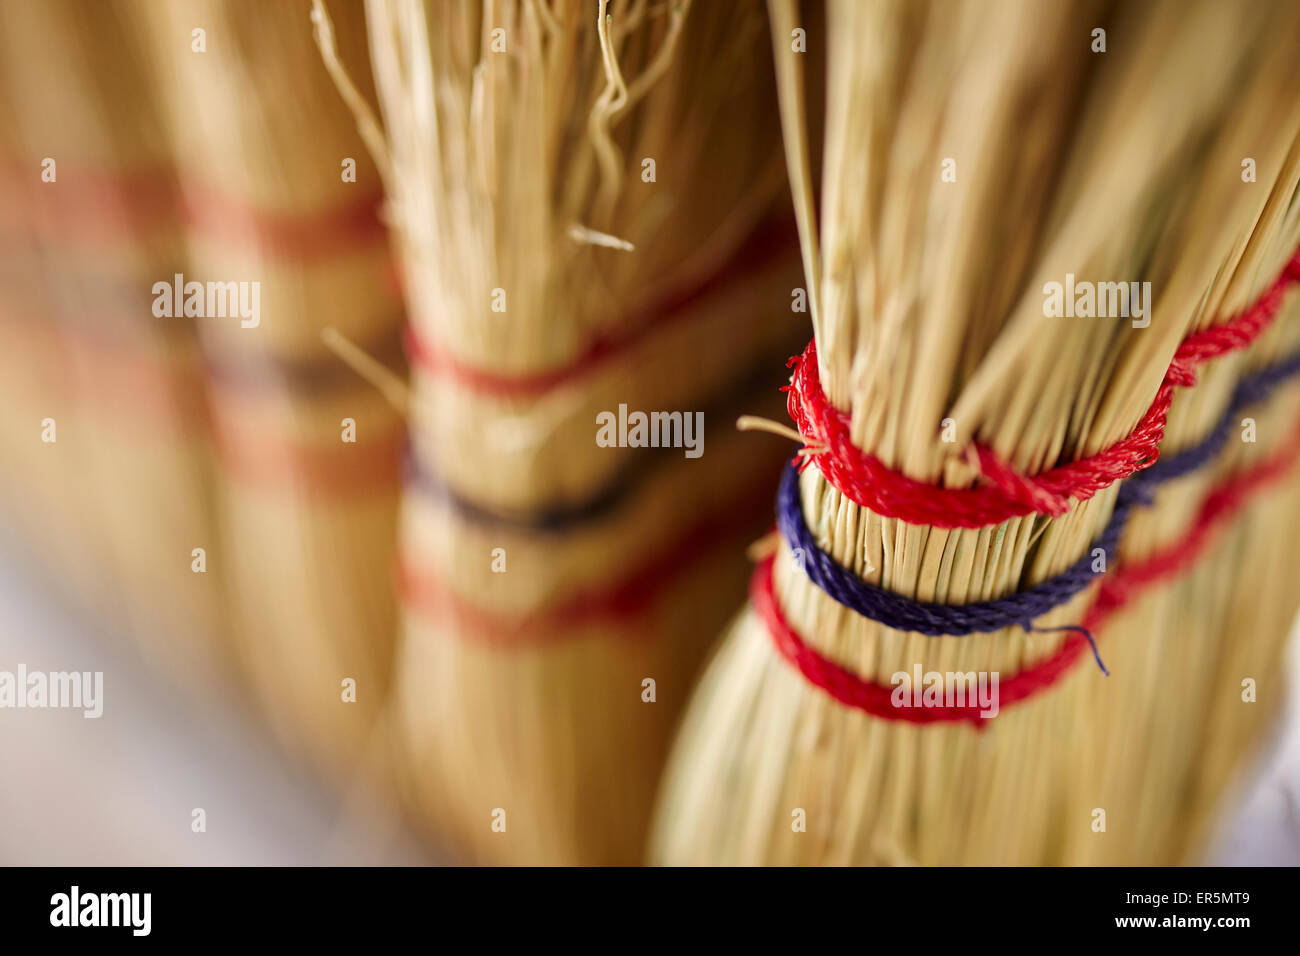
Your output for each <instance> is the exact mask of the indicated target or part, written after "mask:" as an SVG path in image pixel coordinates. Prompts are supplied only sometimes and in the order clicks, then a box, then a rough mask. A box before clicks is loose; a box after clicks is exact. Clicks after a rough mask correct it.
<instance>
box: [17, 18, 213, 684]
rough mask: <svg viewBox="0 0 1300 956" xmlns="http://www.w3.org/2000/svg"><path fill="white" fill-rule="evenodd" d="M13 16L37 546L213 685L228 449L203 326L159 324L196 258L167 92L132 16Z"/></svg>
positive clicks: (143, 636)
mask: <svg viewBox="0 0 1300 956" xmlns="http://www.w3.org/2000/svg"><path fill="white" fill-rule="evenodd" d="M3 15H4V18H5V19H4V28H3V31H0V32H3V35H4V40H5V51H4V57H3V59H4V63H5V66H6V74H7V76H6V81H7V86H8V89H9V94H8V97H7V99H8V100H9V104H10V105H9V109H10V112H11V116H12V123H11V124H9V123H7V124H6V127H7V128H9V129H13V130H14V131H15V132H16V136H15V140H16V142H15V143H14V144H12V145H11V146H10V147H9V148H10V149H11V150H13V152H8V151H7V155H6V156H5V157H4V161H5V162H6V164H12V165H13V166H14V171H15V176H16V177H18V178H19V180H20V182H21V183H22V188H21V189H20V190H19V191H18V194H17V195H16V197H15V199H16V201H15V202H14V203H13V204H12V206H10V208H11V209H12V211H13V212H14V213H15V214H16V215H17V217H18V218H19V219H20V221H21V223H20V227H19V228H21V229H22V230H24V231H25V232H26V234H27V236H28V237H29V242H28V248H29V249H31V250H33V251H34V252H35V255H34V256H33V257H32V258H31V259H29V260H28V262H29V266H28V268H27V270H26V271H25V272H24V273H23V274H20V275H19V276H16V277H15V278H16V280H17V282H18V283H20V284H21V285H22V286H25V287H26V293H25V294H24V293H23V292H19V291H18V290H13V289H11V290H10V291H13V292H15V293H16V294H14V295H12V297H10V296H7V297H6V298H7V300H8V301H10V302H11V303H22V302H24V301H26V302H28V303H31V305H30V306H28V308H29V309H30V311H29V314H28V315H27V316H25V317H22V316H20V318H25V319H26V321H25V322H23V325H22V326H21V327H18V328H15V329H14V332H15V334H16V337H17V340H18V341H19V342H21V343H23V345H24V347H23V348H16V349H15V350H14V352H13V354H14V356H15V357H17V356H19V355H23V356H24V359H23V362H22V363H20V364H22V365H23V366H26V367H24V368H21V369H19V370H17V372H16V374H15V375H14V376H13V377H12V378H10V377H7V380H8V381H11V382H13V383H14V384H15V385H19V383H22V382H23V381H24V379H27V383H26V386H25V388H24V391H25V392H26V395H27V398H26V399H25V400H24V401H23V403H22V405H21V406H20V408H21V409H22V410H23V411H20V412H18V413H17V414H16V415H15V416H14V418H13V419H12V421H13V423H14V424H15V425H16V426H17V427H18V428H19V431H20V434H17V435H14V436H13V438H14V440H13V442H12V444H11V446H10V447H13V448H15V449H22V450H24V451H22V452H20V458H21V460H28V456H29V455H30V456H31V458H30V461H31V467H32V468H33V472H32V476H31V478H30V479H29V486H30V487H31V489H32V491H33V493H34V494H35V496H36V498H37V501H38V502H39V503H38V505H37V507H36V508H35V509H33V515H34V517H35V520H34V521H33V522H32V523H31V525H30V527H29V530H28V537H29V538H30V539H32V540H33V541H34V542H35V546H36V548H37V549H38V550H40V549H42V548H45V547H52V548H53V549H54V553H53V556H51V557H50V558H49V559H47V560H48V563H49V565H50V567H52V568H54V569H56V570H57V573H58V574H59V576H60V578H61V579H63V580H65V581H67V580H68V579H69V578H71V579H72V580H73V581H74V582H76V583H74V584H73V589H74V590H76V591H78V592H80V593H81V595H82V597H83V602H84V603H85V604H87V605H88V606H89V609H90V610H92V611H93V612H95V613H97V614H100V615H108V616H109V618H110V619H111V620H112V621H113V622H114V623H115V624H116V625H117V626H118V627H119V628H122V629H125V630H126V631H128V632H129V633H131V634H132V635H134V636H135V637H136V638H137V639H139V640H140V641H141V642H142V646H143V647H144V648H145V649H146V651H147V653H148V655H149V657H150V658H151V659H153V660H156V661H158V662H160V663H162V664H163V666H165V667H168V668H182V669H185V670H186V671H188V676H190V677H192V676H194V675H195V674H198V673H207V672H209V671H210V670H211V669H212V667H213V666H214V665H217V664H220V663H222V660H223V658H222V653H221V652H222V647H221V630H222V629H221V624H220V615H219V611H220V603H219V594H220V585H219V582H218V580H217V579H218V569H219V565H218V564H217V563H216V562H214V564H213V566H210V567H208V568H207V573H205V574H200V573H196V572H195V571H194V562H195V557H194V549H195V548H199V547H204V546H209V547H210V544H211V542H212V540H213V514H212V500H211V464H210V453H209V449H208V445H207V441H206V435H205V431H206V429H205V427H204V423H205V404H204V393H203V390H202V387H201V385H199V384H198V383H197V382H196V363H195V359H196V350H195V345H194V336H193V329H192V327H191V326H190V325H189V323H187V322H185V320H184V319H179V320H175V321H173V322H162V321H159V320H158V319H156V318H155V317H154V316H153V315H152V314H151V311H150V297H149V294H148V291H149V288H150V285H151V283H152V282H153V280H154V279H155V278H157V277H159V276H161V275H164V274H167V275H169V274H170V273H171V272H172V271H174V269H175V267H176V263H177V262H178V257H179V247H180V242H179V238H180V237H179V233H178V231H177V229H176V228H175V217H174V205H175V192H174V188H173V187H174V180H173V179H172V178H171V177H170V175H169V170H168V167H167V164H166V162H165V160H166V150H165V145H164V141H163V138H162V135H161V128H160V126H159V122H158V115H157V110H156V108H155V107H156V103H155V102H154V98H153V96H152V88H151V86H150V85H149V83H148V79H147V77H146V75H145V74H144V72H143V71H142V70H141V69H140V68H139V66H138V58H137V57H135V56H131V55H128V56H127V57H126V58H125V60H124V61H123V60H121V59H120V56H121V51H124V50H125V51H127V52H128V53H129V52H130V49H131V46H130V41H129V37H128V36H127V33H126V31H125V29H124V26H123V23H122V19H121V18H122V10H121V7H120V5H118V4H96V5H87V4H82V3H75V2H70V0H56V2H52V3H48V4H12V5H7V6H6V8H5V10H4V14H3ZM42 286H43V288H42ZM38 303H39V304H38ZM29 348H30V349H31V352H28V349H29ZM33 353H34V355H35V356H36V357H37V361H36V362H35V363H31V364H29V363H30V361H31V360H30V358H29V356H30V355H32V354H33ZM40 356H49V357H50V361H51V362H52V363H57V365H55V367H54V368H51V367H50V365H44V367H42V366H43V363H42V362H41V361H40V360H39V357H40ZM56 369H57V371H56ZM33 373H35V374H34V375H33ZM19 387H20V388H22V387H23V386H21V385H19ZM47 417H48V418H50V419H52V420H53V421H52V425H51V426H50V428H51V429H52V431H51V434H50V437H51V438H52V439H53V440H52V441H50V442H49V443H48V444H47V443H45V442H44V441H43V437H44V428H43V427H42V425H41V423H42V421H43V420H44V419H45V418H47Z"/></svg>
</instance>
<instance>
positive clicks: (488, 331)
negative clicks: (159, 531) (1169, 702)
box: [318, 0, 800, 864]
mask: <svg viewBox="0 0 1300 956" xmlns="http://www.w3.org/2000/svg"><path fill="white" fill-rule="evenodd" d="M367 11H368V14H369V28H370V35H371V50H372V60H373V67H374V74H375V80H376V84H377V88H378V93H379V99H380V103H381V107H382V116H383V127H384V133H383V135H382V136H381V135H380V134H379V132H378V129H379V127H378V123H377V122H376V121H374V120H373V118H371V117H369V116H367V115H366V114H365V112H364V111H362V115H361V121H362V128H363V129H367V130H371V131H372V132H373V135H372V142H373V144H374V147H375V150H376V155H377V158H378V160H379V167H380V170H381V173H383V175H384V178H385V180H386V184H387V188H388V192H389V201H390V205H391V208H392V211H393V222H394V225H395V230H396V233H397V235H398V236H399V237H400V245H401V258H402V262H403V272H404V275H405V277H406V278H405V286H406V289H407V293H408V301H409V305H410V309H411V322H412V327H411V332H410V340H411V341H410V352H411V355H412V378H413V390H412V395H411V400H410V414H411V443H412V454H411V477H410V480H409V482H408V492H407V498H406V502H405V505H404V521H403V529H402V539H401V562H402V587H403V597H404V600H405V605H406V607H405V614H404V628H403V632H402V641H401V647H400V650H399V655H398V664H397V674H398V682H399V683H398V686H397V688H396V696H395V704H396V708H397V710H396V714H397V719H398V720H399V721H400V722H401V725H402V726H403V728H404V731H405V734H406V737H407V742H406V743H407V748H408V750H409V754H410V766H409V775H408V777H409V779H408V783H409V787H410V793H411V798H412V799H413V800H414V801H415V802H416V805H417V807H418V809H419V812H420V814H421V817H422V819H423V820H425V821H426V822H427V823H428V825H429V826H430V828H431V829H432V830H433V831H434V832H435V833H436V834H437V835H438V838H439V839H440V840H442V841H443V842H444V844H445V845H447V846H448V847H449V848H451V849H453V850H454V851H455V852H457V853H459V855H460V856H461V858H468V859H477V860H493V861H505V862H526V863H551V864H556V863H602V862H619V863H629V862H635V861H637V860H639V859H640V858H641V855H642V852H643V846H644V833H645V826H646V822H647V819H648V815H649V804H650V800H651V798H652V796H653V790H654V784H655V780H656V777H657V774H658V772H659V768H660V765H661V761H662V759H663V755H664V753H665V751H666V746H667V740H668V735H669V732H670V730H671V728H672V727H673V724H674V721H675V716H676V713H677V712H678V709H679V708H680V706H681V705H682V704H683V703H684V701H685V694H686V690H687V688H688V686H689V681H690V678H691V676H692V674H693V670H694V668H695V666H696V664H697V662H698V660H699V658H700V655H701V654H702V652H703V650H704V648H705V641H706V638H707V636H708V634H709V629H710V628H713V627H716V626H719V625H720V624H721V623H722V621H723V620H724V616H725V614H726V613H727V611H728V603H727V602H728V601H729V600H731V599H733V598H734V596H735V595H738V594H740V593H743V577H744V570H743V566H742V562H741V561H740V560H739V554H738V553H737V552H738V549H739V546H740V544H741V543H743V541H744V540H745V539H746V536H747V535H748V534H750V533H752V532H753V529H754V528H755V522H756V521H757V522H761V521H762V519H763V513H764V511H765V509H764V508H762V507H761V506H759V505H757V504H756V503H754V502H751V501H750V499H751V498H763V497H767V496H768V495H770V491H771V477H770V476H772V475H774V472H775V465H776V463H777V462H776V456H774V455H772V454H771V451H772V449H771V448H763V447H759V445H756V444H755V443H745V442H741V441H739V440H738V439H737V437H736V436H734V435H733V434H731V428H730V422H731V421H732V420H734V417H735V413H736V412H737V411H740V410H742V409H743V408H744V407H745V403H746V402H751V403H752V402H754V401H757V399H754V398H745V397H744V396H745V395H753V394H755V388H756V387H763V388H765V389H766V390H768V394H771V391H770V390H771V383H773V382H774V381H775V380H776V379H779V372H778V373H777V375H776V376H773V375H772V373H771V372H770V371H769V372H767V373H766V375H764V376H763V377H760V378H759V379H758V380H757V382H755V381H754V377H753V376H754V369H755V367H758V368H760V369H769V370H770V369H772V368H773V367H774V366H775V367H776V368H777V369H779V361H780V358H782V357H784V356H785V355H788V354H789V349H790V347H791V344H792V343H791V337H790V332H791V330H792V327H793V326H795V325H797V323H792V322H791V320H790V316H789V314H788V312H789V309H790V308H791V302H792V301H793V300H792V291H793V290H795V289H796V287H798V286H799V285H800V280H799V274H798V259H797V249H796V247H795V245H794V243H793V241H790V242H785V241H783V236H784V235H785V234H787V233H786V232H783V229H786V230H787V231H788V234H790V235H791V236H792V235H793V232H792V230H790V229H788V227H786V226H784V223H783V221H782V220H774V219H773V214H774V211H775V210H778V209H779V208H780V206H781V205H783V203H782V201H781V194H782V192H783V180H782V172H781V161H780V138H779V130H778V129H777V126H776V116H775V115H774V112H773V111H772V110H771V109H769V108H767V104H768V103H770V102H774V94H773V92H772V87H771V77H770V74H769V73H767V72H766V71H765V70H763V69H755V68H754V65H755V63H762V62H763V60H764V59H765V56H763V55H762V54H763V51H765V49H766V26H765V20H764V17H763V16H762V8H761V7H760V6H758V5H743V6H741V7H739V8H733V7H730V6H727V7H724V6H722V5H711V4H692V3H690V2H681V3H673V4H651V3H646V2H634V3H631V4H628V5H620V6H618V7H614V6H612V5H610V4H608V3H606V2H605V0H601V2H599V3H589V2H586V0H581V2H580V0H571V2H570V0H565V2H560V3H551V4H545V3H535V2H508V3H496V4H492V3H488V4H484V3H477V2H457V3H448V4H443V3H425V4H421V3H418V2H386V0H376V2H372V3H369V4H368V6H367ZM318 25H319V27H320V29H321V42H322V47H323V49H324V52H325V56H326V59H327V62H332V61H333V57H332V55H331V39H332V35H333V34H334V33H337V34H338V35H339V36H342V31H341V30H337V31H332V30H331V27H330V21H329V19H328V16H327V15H326V11H325V10H324V9H322V10H321V12H320V13H319V14H318ZM336 73H338V74H339V78H340V81H341V85H342V89H343V90H344V92H345V93H346V94H348V95H349V98H350V99H351V100H352V101H353V102H354V103H355V102H357V100H358V99H359V98H358V97H356V96H353V95H351V94H350V91H349V86H348V82H347V79H346V77H345V76H344V75H343V71H338V70H336ZM765 383H766V384H765ZM732 403H735V406H736V407H735V408H734V409H733V408H730V407H729V406H730V405H731V404H732ZM620 406H626V409H627V410H629V411H631V412H644V413H649V412H653V411H662V412H672V413H676V414H677V416H678V418H677V420H678V422H679V423H683V422H684V423H685V426H687V427H689V426H690V425H691V424H693V422H694V419H695V416H696V414H697V413H703V416H704V421H705V433H704V435H702V436H697V437H699V438H702V440H703V446H702V450H703V455H702V457H700V458H698V459H696V458H694V457H693V456H691V455H688V454H686V449H683V448H681V447H677V448H662V447H661V448H646V449H636V448H624V447H619V448H612V447H601V446H600V444H598V441H597V439H598V427H597V426H598V425H599V424H600V418H599V416H600V415H601V414H602V413H609V414H610V415H612V416H615V417H617V416H618V415H619V410H620ZM750 407H751V408H752V407H753V405H752V404H751V405H750ZM683 415H684V416H685V419H683V418H682V416H683ZM677 434H678V435H679V436H681V432H680V431H679V432H677ZM610 437H612V436H610ZM681 437H682V440H683V441H685V437H684V436H681ZM737 476H741V477H740V478H739V480H738V478H737ZM755 491H757V493H758V494H757V495H755V494H754V492H755ZM769 500H770V499H769ZM733 606H734V605H733Z"/></svg>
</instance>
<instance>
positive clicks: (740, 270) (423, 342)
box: [406, 221, 798, 398]
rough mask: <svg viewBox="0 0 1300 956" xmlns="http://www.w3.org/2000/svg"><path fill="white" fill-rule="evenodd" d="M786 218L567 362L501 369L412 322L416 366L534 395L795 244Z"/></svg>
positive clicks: (682, 314)
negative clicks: (470, 358)
mask: <svg viewBox="0 0 1300 956" xmlns="http://www.w3.org/2000/svg"><path fill="white" fill-rule="evenodd" d="M797 241H798V237H797V235H796V233H795V232H794V230H793V229H792V227H791V226H790V224H789V223H788V222H785V221H782V222H779V223H768V224H767V225H765V226H763V227H761V228H759V229H758V230H756V231H755V232H754V233H753V234H752V235H751V236H750V237H749V239H748V240H747V241H746V242H744V243H743V244H742V245H741V246H740V248H739V249H737V250H736V252H735V254H734V255H733V256H732V257H731V258H730V259H729V260H728V261H727V263H726V265H724V266H723V267H722V268H721V269H719V270H717V271H715V272H712V273H710V274H709V275H707V276H706V277H704V278H702V279H696V280H694V281H691V282H687V283H683V284H682V285H679V286H677V287H675V288H671V289H669V291H668V292H667V293H665V294H663V295H660V296H657V297H655V298H653V299H652V300H651V301H650V302H649V303H647V304H646V305H644V306H642V307H641V308H638V309H636V310H634V311H633V312H632V313H631V314H629V315H627V316H624V317H623V318H621V319H620V320H619V321H618V322H616V323H614V324H613V326H612V327H611V331H609V332H607V333H605V334H603V335H600V336H597V337H596V338H594V339H592V340H591V341H590V342H589V343H588V344H587V346H586V348H585V349H584V350H583V351H582V352H580V353H579V354H578V355H577V356H576V357H575V358H574V359H573V360H572V361H570V362H568V363H567V364H564V365H560V366H557V367H555V368H551V369H547V370H545V371H541V372H534V373H524V374H519V373H512V372H497V371H494V370H492V369H488V368H481V367H479V366H475V365H472V364H469V363H467V362H462V361H460V360H458V359H456V358H455V357H454V356H452V355H451V354H450V353H449V352H448V351H446V350H445V349H442V348H439V347H438V346H437V345H435V344H434V343H433V342H432V341H430V340H429V339H427V338H425V337H423V336H420V335H419V334H417V333H416V331H415V329H414V328H412V327H408V329H407V333H406V348H407V354H408V355H409V356H410V359H411V364H412V366H413V367H416V368H419V369H421V370H422V371H424V372H426V373H427V374H429V375H434V376H438V377H441V378H445V379H447V380H449V381H453V382H455V383H456V384H457V385H459V386H461V387H462V388H465V389H467V390H469V391H472V392H478V393H480V394H485V395H493V396H496V397H498V398H536V397H538V396H540V395H544V394H546V393H547V392H549V391H552V390H554V389H556V388H559V387H560V386H562V385H566V384H570V383H572V382H574V381H576V380H579V379H581V378H583V377H584V376H586V375H589V374H591V373H593V372H595V371H596V370H598V369H599V368H600V367H601V366H602V365H604V364H606V363H607V362H609V361H611V360H613V359H615V358H618V357H619V356H621V355H625V354H627V353H628V352H629V351H631V349H632V348H633V347H634V346H636V345H637V344H639V343H640V342H642V341H644V340H645V339H646V338H647V336H648V335H649V334H650V333H651V332H652V331H655V330H659V329H663V328H665V327H667V326H670V325H674V324H676V323H678V322H680V321H681V320H683V319H684V318H686V317H688V316H690V315H692V314H693V313H692V312H691V310H690V306H693V305H696V304H697V303H699V302H700V301H702V300H703V299H704V298H705V297H706V296H708V295H710V294H712V293H714V292H717V291H719V290H720V289H723V288H725V287H726V286H727V285H728V284H729V283H732V282H735V281H738V280H741V279H744V278H746V277H748V276H753V275H755V274H757V273H759V272H760V271H761V270H762V269H765V268H767V267H768V266H770V265H771V264H772V263H773V262H774V261H776V260H777V259H778V258H779V257H780V256H781V254H782V253H783V252H785V251H786V250H787V249H789V248H791V247H793V246H794V245H795V243H797Z"/></svg>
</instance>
